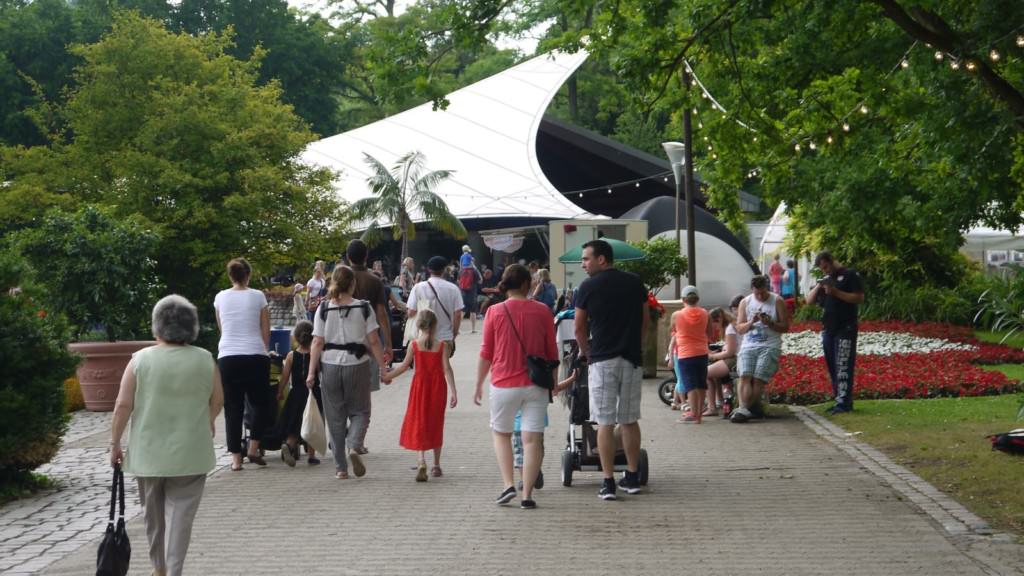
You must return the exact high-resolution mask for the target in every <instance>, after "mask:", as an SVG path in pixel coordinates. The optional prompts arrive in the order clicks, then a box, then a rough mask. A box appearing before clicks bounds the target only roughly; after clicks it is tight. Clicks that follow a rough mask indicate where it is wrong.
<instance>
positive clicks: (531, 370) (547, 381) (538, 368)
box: [502, 302, 558, 391]
mask: <svg viewBox="0 0 1024 576" xmlns="http://www.w3.org/2000/svg"><path fill="white" fill-rule="evenodd" d="M502 308H504V309H505V314H506V315H508V323H509V324H511V325H512V331H513V332H515V334H516V340H519V347H520V348H522V349H523V355H524V356H526V371H527V373H528V374H529V375H530V382H533V383H534V384H535V385H537V386H540V387H541V388H544V389H545V390H549V391H550V390H554V389H555V379H554V377H553V376H552V375H551V371H552V370H554V369H555V367H557V366H558V362H556V361H554V360H548V359H547V358H543V357H541V356H533V355H531V354H527V353H526V346H524V345H523V339H522V338H520V337H519V330H517V329H516V323H515V322H513V321H512V313H511V312H509V311H508V303H507V302H506V303H505V305H504V306H502Z"/></svg>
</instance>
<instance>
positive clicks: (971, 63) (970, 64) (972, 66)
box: [967, 60, 978, 72]
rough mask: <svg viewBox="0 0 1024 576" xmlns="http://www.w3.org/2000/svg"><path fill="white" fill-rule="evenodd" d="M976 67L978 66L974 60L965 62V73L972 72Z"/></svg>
mask: <svg viewBox="0 0 1024 576" xmlns="http://www.w3.org/2000/svg"><path fill="white" fill-rule="evenodd" d="M977 67H978V64H977V63H976V62H975V61H974V60H968V61H967V71H968V72H974V70H975V68H977Z"/></svg>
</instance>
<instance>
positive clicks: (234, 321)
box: [213, 258, 273, 471]
mask: <svg viewBox="0 0 1024 576" xmlns="http://www.w3.org/2000/svg"><path fill="white" fill-rule="evenodd" d="M250 276H252V267H251V266H249V262H248V261H246V259H245V258H235V259H234V260H232V261H231V262H228V277H230V278H231V288H229V289H227V290H222V291H221V292H220V293H218V294H217V297H216V298H214V300H213V307H214V308H215V309H216V311H217V327H218V328H219V329H220V343H219V344H218V345H217V350H218V353H217V365H218V366H219V367H220V374H221V379H222V381H223V384H224V427H225V431H224V432H225V435H226V436H227V443H228V452H230V453H231V458H232V463H231V469H232V470H236V471H237V470H241V469H242V416H243V414H244V412H245V400H246V398H248V400H249V406H250V407H251V409H252V411H253V414H252V422H251V424H252V426H251V429H250V432H251V434H252V438H251V440H250V442H249V446H248V458H249V462H252V463H253V464H258V465H260V466H266V465H267V463H266V462H265V461H264V460H263V458H262V457H261V456H260V451H259V450H260V438H262V437H263V432H264V430H265V429H266V426H267V420H268V416H269V415H270V410H272V409H273V407H272V406H270V405H269V402H270V399H271V392H270V357H269V356H268V355H267V348H268V347H269V344H270V309H269V308H268V306H267V297H266V296H265V295H264V294H263V292H260V291H259V290H253V289H251V288H249V278H250Z"/></svg>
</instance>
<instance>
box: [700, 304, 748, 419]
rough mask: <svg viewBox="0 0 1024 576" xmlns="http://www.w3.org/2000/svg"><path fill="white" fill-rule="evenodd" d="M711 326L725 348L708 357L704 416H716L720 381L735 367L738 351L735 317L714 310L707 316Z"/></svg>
mask: <svg viewBox="0 0 1024 576" xmlns="http://www.w3.org/2000/svg"><path fill="white" fill-rule="evenodd" d="M709 316H710V318H711V325H712V326H715V327H717V328H718V333H719V334H721V335H723V338H722V340H724V341H725V346H723V347H722V350H721V351H719V352H712V353H711V354H709V355H708V362H710V363H711V364H710V365H709V366H708V405H707V409H706V410H705V411H704V416H717V415H718V408H719V407H720V406H721V405H722V379H723V378H728V377H729V373H730V372H732V370H733V369H734V368H735V367H736V352H738V351H739V349H740V343H739V337H738V336H737V333H736V317H735V316H733V314H732V313H731V312H729V311H728V310H725V309H723V308H714V309H712V310H711V313H710V314H709Z"/></svg>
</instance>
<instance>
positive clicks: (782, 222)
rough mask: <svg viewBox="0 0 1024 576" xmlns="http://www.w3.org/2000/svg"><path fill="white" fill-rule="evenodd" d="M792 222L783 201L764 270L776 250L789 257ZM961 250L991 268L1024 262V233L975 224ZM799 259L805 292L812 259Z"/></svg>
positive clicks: (764, 246) (769, 233) (767, 237)
mask: <svg viewBox="0 0 1024 576" xmlns="http://www.w3.org/2000/svg"><path fill="white" fill-rule="evenodd" d="M788 223H789V216H787V215H786V205H785V203H780V204H779V207H778V208H777V209H776V210H775V214H774V215H772V219H771V220H770V221H769V222H768V226H767V228H766V229H765V232H764V237H763V238H762V240H761V250H760V254H759V255H758V263H759V265H760V266H761V269H762V270H767V269H768V265H769V264H770V263H771V260H772V257H774V256H775V254H780V255H781V256H782V258H781V259H782V261H783V263H785V261H786V258H788V257H789V256H788V255H787V254H786V252H785V247H784V246H785V242H786V238H787V236H788V235H789V231H788V230H787V229H786V226H787V224H788ZM960 251H961V252H962V253H964V254H965V255H966V256H967V257H968V258H970V259H971V260H974V261H976V262H980V263H982V264H984V265H985V267H986V268H987V269H990V270H991V269H997V268H1000V267H1003V266H1007V265H1017V266H1024V236H1019V235H1017V234H1016V233H1014V232H1010V231H1008V230H996V229H994V228H988V227H986V226H975V227H974V228H971V229H970V230H968V231H967V233H966V234H964V244H963V246H961V247H960ZM795 260H796V262H797V268H798V270H799V272H800V279H801V286H802V290H801V292H803V293H806V291H807V290H808V289H810V287H811V278H810V277H809V276H808V274H807V271H808V270H809V269H810V267H811V265H812V262H811V261H810V260H809V259H807V258H804V259H800V258H795Z"/></svg>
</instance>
